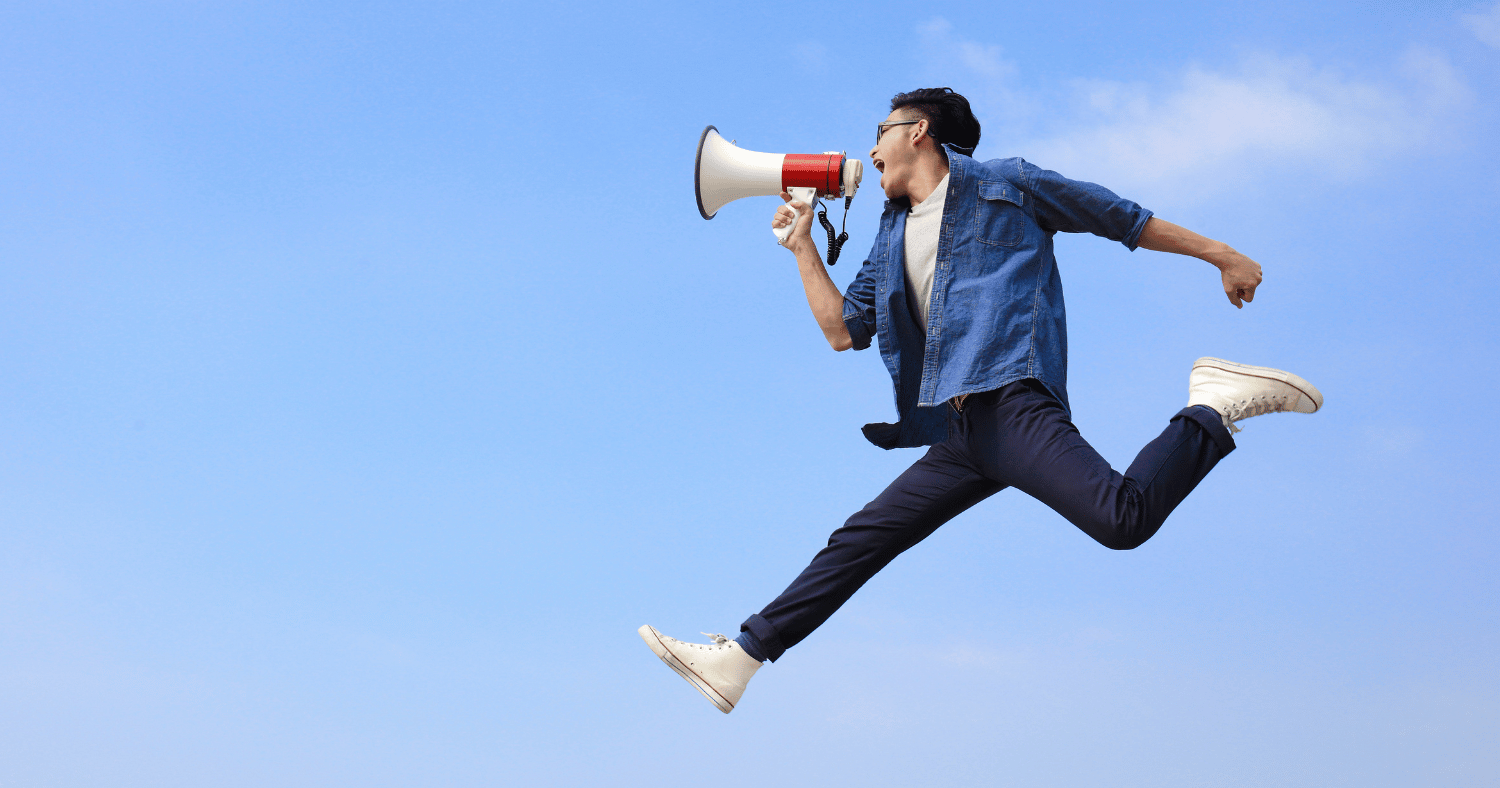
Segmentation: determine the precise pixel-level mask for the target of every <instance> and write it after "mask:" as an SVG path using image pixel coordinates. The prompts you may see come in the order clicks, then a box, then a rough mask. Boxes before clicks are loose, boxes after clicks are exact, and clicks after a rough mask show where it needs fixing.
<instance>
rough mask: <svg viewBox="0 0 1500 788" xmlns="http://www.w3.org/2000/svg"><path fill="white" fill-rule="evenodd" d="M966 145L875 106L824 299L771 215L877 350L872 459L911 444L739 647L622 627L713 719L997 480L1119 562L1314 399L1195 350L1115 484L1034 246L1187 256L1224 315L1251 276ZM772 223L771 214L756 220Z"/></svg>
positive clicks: (963, 119)
mask: <svg viewBox="0 0 1500 788" xmlns="http://www.w3.org/2000/svg"><path fill="white" fill-rule="evenodd" d="M978 143H979V121H978V120H977V119H975V117H974V114H973V112H972V111H971V110H970V108H969V102H968V101H967V100H966V99H965V98H964V97H963V96H961V95H959V94H957V93H954V92H953V91H952V90H949V89H948V88H928V89H923V90H914V91H912V92H910V93H901V94H898V95H897V96H896V97H895V98H894V99H892V100H891V113H890V115H889V116H887V117H886V119H885V121H884V122H882V123H880V124H879V125H878V127H877V131H876V144H875V147H874V148H872V149H871V150H870V159H871V163H872V164H873V165H874V166H875V169H877V170H879V171H880V174H881V175H880V187H881V188H882V189H884V190H885V194H886V197H887V198H888V199H887V201H886V204H885V212H884V214H883V215H882V216H881V219H880V233H879V234H878V235H877V236H876V238H875V246H874V248H873V249H871V250H870V256H869V258H868V259H866V260H865V262H864V265H863V266H862V267H861V268H860V271H859V274H858V275H857V276H855V278H854V281H853V282H852V283H850V285H849V289H848V290H847V291H846V292H844V293H843V294H840V293H839V291H838V288H837V287H835V286H834V284H833V280H832V279H830V278H829V276H828V271H827V269H826V268H825V267H824V265H823V260H822V258H821V257H820V256H819V255H818V250H817V247H816V246H815V245H814V243H813V240H812V236H811V233H810V230H811V226H812V210H811V209H810V206H808V205H805V204H803V203H800V202H794V203H791V206H792V207H794V208H796V209H798V211H800V215H799V218H798V219H797V223H796V227H795V229H794V230H793V232H792V236H791V238H790V239H788V241H787V243H786V247H787V249H789V250H791V252H792V253H793V254H795V255H796V258H797V267H798V270H799V271H800V272H801V275H802V285H803V287H804V288H805V289H806V291H807V302H808V305H809V306H810V307H812V312H813V315H814V317H816V318H817V321H818V326H819V327H820V328H822V329H823V336H824V337H825V338H827V340H828V344H830V345H831V346H833V349H834V350H840V351H842V350H849V349H850V348H853V349H855V350H863V349H865V348H867V347H869V346H870V341H871V339H872V338H878V339H879V345H880V356H881V358H882V359H884V361H885V365H886V367H887V368H888V369H889V370H890V373H891V377H892V379H893V380H894V382H895V389H896V410H897V413H898V414H899V416H900V418H899V421H898V422H897V423H896V424H867V425H865V427H864V433H865V437H866V438H868V439H869V440H870V442H871V443H874V444H875V445H877V446H880V447H882V448H886V449H892V448H897V447H915V446H930V447H931V448H929V449H928V450H927V453H926V454H925V455H924V456H923V457H922V459H920V460H918V461H917V462H916V463H915V464H914V465H912V466H911V467H910V468H908V469H907V470H906V471H905V472H904V473H902V474H901V475H900V476H899V477H897V478H896V480H895V481H894V482H892V483H891V485H890V486H889V487H887V488H886V489H885V491H884V492H882V493H880V495H879V496H877V497H876V498H875V500H873V501H871V502H870V503H869V504H867V505H866V506H865V507H864V508H863V509H861V510H860V511H858V512H856V513H855V514H854V515H853V516H852V517H850V518H849V519H848V521H846V522H845V523H844V526H843V527H842V528H839V529H838V530H836V531H834V532H833V535H832V536H831V537H829V539H828V546H827V547H825V548H823V549H822V550H820V551H819V552H818V554H817V555H816V556H814V557H813V560H812V563H810V564H809V565H808V567H807V568H806V569H804V570H803V571H802V574H800V575H798V576H797V578H796V579H795V580H793V581H792V584H791V585H790V586H788V587H787V589H786V590H785V591H783V592H782V593H781V596H778V597H776V598H775V599H774V600H772V601H771V603H770V604H769V605H767V606H766V607H765V609H763V610H761V611H760V612H759V613H756V614H754V615H752V616H750V618H749V619H747V620H746V621H745V622H744V623H743V624H741V625H740V635H739V637H737V638H735V639H734V640H730V639H728V638H725V637H724V636H723V635H712V636H710V637H711V638H712V639H713V642H711V643H707V644H702V643H688V642H684V641H680V640H677V639H675V638H670V637H667V636H665V635H662V634H661V633H660V632H658V631H656V629H655V628H653V627H651V626H643V627H641V628H640V635H641V637H642V638H643V639H644V640H645V641H646V644H647V645H648V646H650V647H651V650H652V651H653V652H655V653H656V655H657V656H658V657H661V659H662V661H664V662H666V663H667V664H668V665H669V666H671V667H672V669H673V670H676V671H677V672H678V673H679V674H680V675H681V676H682V677H683V678H685V679H687V680H688V681H689V682H691V683H692V685H693V686H694V687H697V688H698V690H699V691H700V692H702V693H703V694H704V695H705V696H706V697H707V698H708V699H709V700H710V701H713V703H714V705H715V706H717V707H718V708H719V710H720V711H723V712H725V713H726V714H727V713H728V712H729V711H731V710H732V709H734V706H735V704H736V703H738V702H739V699H740V695H741V694H742V693H743V692H744V689H745V684H746V683H747V682H748V681H749V680H750V677H751V676H752V675H754V673H755V671H756V670H757V669H759V668H760V666H761V665H762V664H763V663H764V662H765V661H766V660H770V661H772V662H775V661H776V660H777V659H778V658H779V657H780V656H781V655H782V654H783V653H785V652H786V650H787V649H788V648H791V647H792V646H795V645H797V644H798V643H800V642H801V641H802V640H803V639H804V638H806V637H807V636H808V635H810V634H812V631H813V630H815V629H817V628H818V626H819V625H821V624H822V623H823V622H824V621H826V620H828V617H829V616H831V615H833V612H834V611H835V610H837V609H838V608H839V607H840V606H841V605H843V604H844V602H845V601H847V600H848V599H849V597H851V596H853V594H854V592H855V591H857V590H858V589H859V587H860V586H862V585H864V583H865V581H867V580H869V579H870V578H871V577H873V576H874V575H875V573H876V572H879V571H880V570H881V568H883V567H884V566H885V565H886V564H888V563H890V561H891V559H893V558H895V557H896V556H897V555H899V554H900V553H901V552H903V551H905V550H906V549H907V548H909V547H911V546H912V545H915V544H916V543H917V542H920V541H922V540H923V539H924V538H926V537H927V536H928V535H929V534H931V533H932V532H933V531H935V530H937V528H938V527H939V526H941V525H942V524H943V523H946V522H948V521H949V520H951V519H953V518H954V517H955V516H957V515H958V514H959V513H960V512H963V511H964V510H966V509H968V508H969V507H971V506H973V505H975V504H977V503H979V502H980V501H982V500H984V499H985V498H988V497H990V496H991V495H994V494H995V493H997V492H999V491H1001V490H1003V489H1005V488H1006V487H1014V488H1016V489H1018V490H1020V491H1022V492H1024V493H1026V494H1027V495H1030V496H1032V497H1034V498H1036V499H1037V500H1040V501H1041V502H1042V503H1045V504H1047V505H1048V506H1050V507H1052V509H1053V510H1054V511H1056V512H1057V513H1058V514H1061V515H1062V516H1063V517H1065V518H1067V519H1068V521H1069V522H1071V523H1073V524H1074V525H1076V526H1078V528H1079V529H1081V530H1082V531H1083V532H1084V533H1086V534H1088V535H1089V536H1091V537H1093V538H1094V539H1095V540H1096V541H1098V542H1099V543H1100V544H1102V545H1104V546H1105V547H1109V548H1111V549H1115V550H1129V549H1132V548H1134V547H1136V546H1138V545H1140V544H1141V543H1143V542H1145V541H1146V540H1147V539H1149V538H1151V536H1152V534H1155V533H1156V530H1157V529H1158V528H1160V527H1161V524H1162V522H1163V521H1164V520H1166V518H1167V515H1168V514H1170V513H1171V512H1172V509H1174V508H1175V507H1176V506H1177V504H1178V503H1180V502H1181V501H1182V499H1183V498H1185V497H1186V496H1187V494H1188V493H1189V492H1191V491H1192V489H1193V488H1194V487H1195V486H1197V484H1198V482H1199V481H1200V480H1202V479H1203V477H1204V476H1206V475H1207V474H1208V472H1209V471H1210V470H1211V469H1212V468H1213V467H1214V465H1215V464H1217V463H1218V462H1219V460H1220V459H1222V458H1223V457H1224V456H1225V455H1227V454H1229V452H1231V451H1233V450H1234V446H1235V443H1234V438H1233V437H1231V433H1233V432H1239V428H1238V427H1237V426H1235V425H1234V422H1236V421H1239V420H1241V419H1245V418H1249V417H1251V416H1258V415H1261V414H1264V413H1276V412H1284V411H1295V412H1298V413H1312V412H1314V411H1316V410H1317V409H1318V408H1319V407H1321V406H1322V404H1323V397H1322V395H1321V394H1319V393H1318V390H1317V389H1315V388H1313V387H1312V385H1311V384H1309V383H1308V382H1307V381H1305V380H1303V379H1302V378H1300V377H1297V376H1296V375H1293V374H1291V373H1289V372H1282V371H1280V370H1275V369H1270V368H1267V367H1252V366H1249V365H1247V364H1237V363H1234V362H1230V361H1223V360H1221V359H1216V358H1200V359H1198V360H1197V361H1196V362H1194V364H1193V369H1192V373H1191V375H1190V376H1189V378H1188V404H1187V407H1185V408H1183V409H1182V410H1180V411H1178V412H1177V413H1176V415H1174V416H1172V418H1171V421H1170V422H1169V423H1168V424H1167V428H1166V429H1165V430H1163V431H1162V433H1161V435H1159V436H1157V438H1156V439H1155V440H1153V441H1151V442H1150V443H1148V444H1146V447H1145V448H1144V449H1142V450H1141V452H1140V454H1138V455H1137V456H1136V458H1135V461H1134V462H1132V463H1131V464H1130V468H1129V469H1127V470H1126V471H1125V473H1124V474H1123V475H1121V474H1119V473H1117V472H1115V470H1114V469H1112V468H1111V467H1110V465H1109V463H1108V462H1106V461H1105V460H1104V458H1103V457H1101V456H1099V453H1098V452H1096V451H1094V449H1093V448H1092V447H1091V446H1089V444H1088V442H1087V441H1085V440H1084V439H1083V436H1081V435H1080V434H1079V433H1078V429H1077V428H1076V427H1074V426H1073V423H1072V421H1071V420H1070V418H1069V417H1070V412H1069V406H1068V392H1067V326H1066V319H1065V316H1064V312H1063V295H1062V281H1061V279H1060V278H1059V277H1058V271H1057V261H1056V259H1055V258H1054V257H1053V253H1052V237H1053V235H1054V234H1056V233H1058V232H1069V233H1077V232H1089V233H1093V234H1095V235H1099V236H1103V237H1104V238H1108V239H1110V240H1112V241H1119V242H1120V243H1122V244H1124V245H1125V247H1126V248H1127V249H1130V250H1134V249H1136V248H1137V247H1143V248H1146V249H1151V250H1153V251H1159V252H1173V253H1176V254H1183V255H1190V256H1192V257H1197V258H1199V259H1201V260H1204V261H1206V262H1208V263H1210V264H1212V265H1213V266H1214V267H1216V268H1218V269H1219V272H1220V275H1221V278H1222V280H1223V284H1224V294H1225V295H1226V296H1227V297H1228V298H1229V302H1230V303H1231V304H1233V305H1234V306H1235V307H1236V308H1243V307H1244V305H1245V304H1246V303H1248V302H1250V301H1252V300H1254V298H1255V289H1256V288H1257V287H1258V286H1259V285H1260V282H1261V270H1260V265H1259V264H1258V263H1256V262H1255V261H1254V260H1251V259H1250V258H1248V257H1246V256H1245V255H1242V254H1240V253H1239V252H1237V251H1235V250H1234V249H1232V248H1230V247H1229V246H1228V245H1226V244H1223V243H1220V242H1218V241H1214V240H1211V239H1208V238H1205V237H1203V236H1201V235H1198V234H1197V233H1194V232H1192V231H1190V230H1186V229H1184V228H1182V227H1178V226H1177V225H1175V224H1172V223H1171V222H1167V221H1163V220H1161V219H1158V218H1156V217H1154V216H1152V214H1151V211H1148V210H1146V209H1145V208H1142V207H1141V206H1139V205H1137V204H1135V203H1134V202H1131V201H1130V200H1126V199H1122V198H1120V197H1118V196H1116V195H1115V194H1114V193H1113V192H1111V191H1109V190H1108V189H1105V188H1103V187H1101V186H1098V185H1096V184H1092V183H1085V182H1082V181H1073V180H1069V179H1067V178H1064V177H1062V176H1061V175H1058V174H1057V173H1055V172H1052V171H1050V170H1043V169H1039V168H1037V167H1035V166H1033V165H1032V164H1030V163H1028V162H1026V161H1024V160H1022V159H1019V158H1013V159H997V160H993V161H986V162H980V161H977V160H975V159H972V158H970V154H972V153H973V151H974V147H975V146H976V145H977V144H978ZM782 199H783V200H788V201H790V199H791V197H790V195H788V194H782ZM791 221H792V213H791V211H790V210H788V209H787V208H786V207H785V206H783V207H782V208H779V209H777V211H776V215H775V217H774V218H773V219H772V221H771V225H772V226H773V227H777V228H781V227H786V226H787V225H788V224H790V223H791Z"/></svg>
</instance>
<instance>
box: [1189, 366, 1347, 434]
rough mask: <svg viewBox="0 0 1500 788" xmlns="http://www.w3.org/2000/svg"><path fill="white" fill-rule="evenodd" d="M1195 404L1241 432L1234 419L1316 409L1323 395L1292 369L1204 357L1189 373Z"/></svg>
mask: <svg viewBox="0 0 1500 788" xmlns="http://www.w3.org/2000/svg"><path fill="white" fill-rule="evenodd" d="M1194 405H1207V406H1209V407H1210V408H1213V409H1214V411H1215V412H1217V413H1218V414H1219V417H1220V418H1222V419H1224V426H1225V427H1228V428H1229V431H1230V432H1239V431H1240V428H1239V427H1236V426H1234V422H1236V421H1239V420H1241V419H1248V418H1250V417H1251V416H1259V415H1261V414H1263V413H1284V412H1287V411H1291V412H1295V413H1314V412H1316V411H1317V410H1318V408H1321V407H1323V395H1322V394H1321V393H1319V392H1318V390H1317V389H1315V388H1313V385H1312V384H1311V383H1308V382H1307V381H1305V380H1303V379H1302V378H1299V377H1297V376H1296V375H1293V374H1292V373H1290V372H1283V371H1281V370H1279V369H1271V368H1270V367H1252V366H1250V365H1249V364H1236V363H1235V362H1233V361H1225V360H1224V359H1221V358H1208V357H1204V358H1200V359H1198V360H1197V361H1194V362H1193V374H1192V375H1190V376H1189V377H1188V407H1190V408H1191V407H1192V406H1194Z"/></svg>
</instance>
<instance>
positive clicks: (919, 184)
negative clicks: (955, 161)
mask: <svg viewBox="0 0 1500 788" xmlns="http://www.w3.org/2000/svg"><path fill="white" fill-rule="evenodd" d="M946 177H948V157H947V156H945V155H943V154H942V153H941V152H940V151H939V150H938V149H936V148H933V149H932V151H931V153H930V155H924V156H922V158H921V159H919V160H918V161H917V168H916V172H914V173H912V178H911V181H910V183H909V185H908V187H907V189H906V197H907V199H909V200H911V204H912V205H914V206H915V205H917V204H918V203H920V202H922V201H923V200H925V199H927V198H928V197H931V196H932V193H933V192H934V191H935V190H937V187H938V184H939V183H942V182H943V179H944V178H946Z"/></svg>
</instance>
